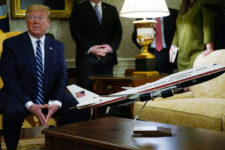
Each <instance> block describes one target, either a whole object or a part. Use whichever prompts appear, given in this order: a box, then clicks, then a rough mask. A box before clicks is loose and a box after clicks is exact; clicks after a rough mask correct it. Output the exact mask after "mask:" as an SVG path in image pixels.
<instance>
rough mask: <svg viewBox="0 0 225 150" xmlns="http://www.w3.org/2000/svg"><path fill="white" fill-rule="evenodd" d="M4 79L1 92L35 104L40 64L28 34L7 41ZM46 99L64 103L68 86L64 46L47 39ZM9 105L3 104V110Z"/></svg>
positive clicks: (0, 71) (1, 69)
mask: <svg viewBox="0 0 225 150" xmlns="http://www.w3.org/2000/svg"><path fill="white" fill-rule="evenodd" d="M0 75H1V77H2V79H3V82H4V88H3V90H1V92H3V93H4V94H2V95H5V96H6V97H7V95H10V96H13V97H16V98H17V99H19V100H20V101H22V102H23V103H26V102H28V101H30V100H31V101H33V102H34V101H35V99H36V95H37V75H36V60H35V55H34V50H33V47H32V44H31V40H30V37H29V35H28V32H25V33H22V34H20V35H18V36H15V37H12V38H9V39H6V40H5V41H4V43H3V53H2V57H1V60H0ZM43 82H44V97H45V101H46V103H47V102H48V100H50V99H51V100H59V101H61V100H62V98H63V96H64V94H65V91H66V84H67V72H66V63H65V58H64V46H63V43H61V42H59V41H57V40H54V39H52V38H51V37H50V36H46V38H45V64H44V81H43ZM6 97H5V98H6ZM5 101H7V100H6V99H4V98H1V100H0V107H2V105H3V104H4V102H5Z"/></svg>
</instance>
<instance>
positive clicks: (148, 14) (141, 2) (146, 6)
mask: <svg viewBox="0 0 225 150" xmlns="http://www.w3.org/2000/svg"><path fill="white" fill-rule="evenodd" d="M169 14H170V13H169V10H168V8H167V5H166V2H165V0H124V3H123V7H122V9H121V12H120V16H121V17H127V18H154V17H163V16H168V15H169Z"/></svg>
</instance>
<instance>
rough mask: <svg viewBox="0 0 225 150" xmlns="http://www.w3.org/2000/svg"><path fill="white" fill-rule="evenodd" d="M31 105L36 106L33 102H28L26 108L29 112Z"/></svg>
mask: <svg viewBox="0 0 225 150" xmlns="http://www.w3.org/2000/svg"><path fill="white" fill-rule="evenodd" d="M31 105H34V103H33V102H32V101H28V102H27V103H26V104H25V107H26V109H27V110H29V108H30V106H31Z"/></svg>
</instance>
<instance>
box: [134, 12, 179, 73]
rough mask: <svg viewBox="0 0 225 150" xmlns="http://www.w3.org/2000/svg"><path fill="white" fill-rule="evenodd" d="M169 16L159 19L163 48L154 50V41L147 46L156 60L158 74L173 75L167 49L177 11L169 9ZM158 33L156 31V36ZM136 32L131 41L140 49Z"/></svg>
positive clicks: (173, 29) (172, 34) (171, 37)
mask: <svg viewBox="0 0 225 150" xmlns="http://www.w3.org/2000/svg"><path fill="white" fill-rule="evenodd" d="M169 11H170V15H169V16H166V17H162V18H160V21H161V27H162V28H161V30H162V31H163V32H162V41H163V43H164V44H163V47H162V49H160V50H157V49H156V44H155V39H156V35H155V38H154V41H153V42H152V44H151V45H150V46H149V52H151V53H154V54H155V59H156V68H157V71H158V72H159V73H160V74H171V73H173V65H172V63H170V62H169V49H170V46H171V43H172V40H173V36H174V32H175V30H176V18H177V14H178V11H177V10H176V9H172V8H169ZM157 33H158V31H157V29H156V34H157ZM136 36H137V31H136V28H135V29H134V32H133V35H132V40H133V42H134V43H135V44H136V45H137V47H139V48H141V47H140V45H139V44H138V43H137V41H136Z"/></svg>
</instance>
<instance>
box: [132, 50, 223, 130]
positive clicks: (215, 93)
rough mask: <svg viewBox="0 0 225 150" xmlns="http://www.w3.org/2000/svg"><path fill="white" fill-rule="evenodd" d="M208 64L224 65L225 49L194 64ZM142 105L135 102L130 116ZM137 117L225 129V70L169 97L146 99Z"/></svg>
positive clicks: (198, 58)
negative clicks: (186, 90) (147, 100)
mask: <svg viewBox="0 0 225 150" xmlns="http://www.w3.org/2000/svg"><path fill="white" fill-rule="evenodd" d="M207 63H219V64H222V65H225V50H217V51H214V52H213V53H211V54H210V55H208V56H206V57H204V56H202V55H199V56H198V57H197V58H196V60H195V62H194V67H195V66H200V65H203V64H207ZM142 105H143V102H136V103H135V104H134V107H133V115H134V116H136V114H137V112H138V111H139V109H140V108H141V106H142ZM139 119H141V120H148V121H155V122H162V123H167V124H175V125H183V126H190V127H196V128H205V129H212V130H220V131H224V130H225V73H224V74H222V75H221V76H219V77H217V78H215V79H212V80H210V81H207V82H204V83H202V84H198V85H195V86H192V87H190V91H189V92H186V93H182V94H177V95H175V96H173V97H169V98H165V99H162V98H158V99H155V100H154V101H149V102H148V103H147V105H146V106H145V108H144V109H143V111H142V112H141V114H140V115H139Z"/></svg>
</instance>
